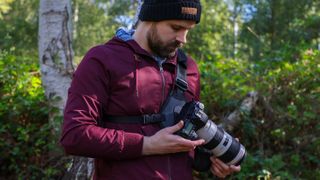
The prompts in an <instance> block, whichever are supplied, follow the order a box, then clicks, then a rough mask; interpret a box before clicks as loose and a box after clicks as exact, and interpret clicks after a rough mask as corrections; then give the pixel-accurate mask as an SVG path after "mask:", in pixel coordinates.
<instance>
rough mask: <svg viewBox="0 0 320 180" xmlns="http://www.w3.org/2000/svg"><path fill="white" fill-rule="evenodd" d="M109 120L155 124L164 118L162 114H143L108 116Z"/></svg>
mask: <svg viewBox="0 0 320 180" xmlns="http://www.w3.org/2000/svg"><path fill="white" fill-rule="evenodd" d="M106 118H107V121H108V122H114V123H128V124H153V123H159V122H161V121H162V120H163V117H162V115H161V114H145V115H141V116H110V115H107V116H106Z"/></svg>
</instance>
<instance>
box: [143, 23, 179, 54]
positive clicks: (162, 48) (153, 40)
mask: <svg viewBox="0 0 320 180" xmlns="http://www.w3.org/2000/svg"><path fill="white" fill-rule="evenodd" d="M147 42H148V46H149V48H150V50H151V51H152V52H153V53H154V54H155V55H157V56H159V57H161V58H171V57H173V56H174V55H175V53H176V50H177V48H179V47H182V43H180V42H178V41H176V40H173V41H171V42H167V43H166V42H163V41H162V40H161V39H160V36H159V34H158V31H157V28H156V26H155V24H152V26H151V29H150V30H149V31H148V33H147Z"/></svg>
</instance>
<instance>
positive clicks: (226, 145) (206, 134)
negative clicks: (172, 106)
mask: <svg viewBox="0 0 320 180" xmlns="http://www.w3.org/2000/svg"><path fill="white" fill-rule="evenodd" d="M203 110H204V105H203V104H202V103H200V102H198V101H190V102H187V103H186V104H185V105H184V106H183V107H182V109H181V111H180V113H179V114H178V116H177V120H183V121H184V127H183V128H182V129H181V130H180V131H178V132H177V134H178V135H180V136H182V137H184V138H186V139H191V140H195V139H204V140H205V143H204V145H202V147H201V148H204V151H206V152H208V153H210V155H209V156H207V159H209V157H210V156H211V155H214V156H215V157H217V158H218V159H220V160H221V161H223V162H224V163H226V164H228V165H240V164H241V162H242V161H243V160H244V158H245V156H246V150H245V148H244V146H243V145H242V144H240V143H239V142H238V141H237V140H236V139H234V138H233V137H232V136H231V135H229V134H228V133H227V132H225V131H224V130H223V129H222V128H220V127H218V126H217V125H216V124H215V123H213V122H212V121H211V120H209V119H208V116H207V115H206V114H205V113H204V112H203ZM196 150H197V149H196ZM195 156H197V151H196V154H195ZM198 159H202V160H201V161H202V162H200V163H202V164H203V160H204V159H203V158H198ZM208 161H209V165H210V164H211V163H210V160H207V162H208ZM207 164H208V163H207ZM200 166H201V165H200Z"/></svg>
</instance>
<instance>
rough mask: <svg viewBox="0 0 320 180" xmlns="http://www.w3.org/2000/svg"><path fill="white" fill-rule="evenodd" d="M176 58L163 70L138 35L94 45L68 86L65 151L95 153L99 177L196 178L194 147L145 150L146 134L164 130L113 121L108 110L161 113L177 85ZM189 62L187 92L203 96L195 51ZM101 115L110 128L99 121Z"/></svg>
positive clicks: (114, 112)
mask: <svg viewBox="0 0 320 180" xmlns="http://www.w3.org/2000/svg"><path fill="white" fill-rule="evenodd" d="M176 59H177V58H176V56H175V57H174V58H172V59H168V60H167V61H166V62H165V63H164V64H163V66H162V67H163V71H160V68H159V66H158V64H157V63H156V61H155V60H154V59H153V57H152V56H151V55H150V54H149V53H148V52H146V51H145V50H144V49H142V48H141V47H140V46H139V45H138V44H137V43H136V42H135V41H134V40H129V41H123V40H121V39H118V38H116V37H114V38H113V39H112V40H110V41H109V42H107V43H106V44H104V45H100V46H97V47H94V48H92V49H91V50H90V51H89V52H88V53H87V54H86V56H85V57H84V59H83V60H82V62H81V63H80V64H79V66H78V68H77V70H76V71H75V73H74V76H73V80H72V84H71V87H70V89H69V91H68V100H67V104H66V107H65V112H64V123H63V129H62V137H61V140H60V142H61V145H62V146H63V147H64V149H65V152H66V153H68V154H72V155H78V156H86V157H92V158H95V172H94V178H95V179H112V180H115V179H124V180H127V179H130V180H133V179H139V180H140V179H148V180H149V179H172V180H178V179H181V180H188V179H192V167H191V163H192V152H190V153H175V154H167V155H153V156H142V143H143V136H152V135H153V134H155V133H156V132H157V131H159V129H160V127H159V125H158V124H149V125H139V124H118V123H111V122H108V119H107V118H106V117H105V116H104V115H105V114H107V115H121V116H130V115H134V116H137V115H142V114H153V113H158V112H159V111H160V108H161V105H162V104H163V102H164V101H165V99H166V97H167V96H168V93H169V92H170V90H171V89H172V87H173V85H174V80H175V73H176V72H175V71H176V64H177V62H176ZM187 66H188V68H187V80H188V85H189V87H188V90H187V92H186V93H185V94H186V97H187V99H189V100H191V99H195V100H198V99H199V91H200V90H199V86H200V85H199V72H198V68H197V65H196V64H195V62H194V61H193V60H192V59H190V58H189V57H188V60H187ZM161 73H163V74H161ZM162 75H163V76H162ZM162 77H164V78H162ZM99 119H100V120H102V121H104V122H105V126H106V128H102V127H99V126H98V120H99Z"/></svg>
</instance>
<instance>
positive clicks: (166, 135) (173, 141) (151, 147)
mask: <svg viewBox="0 0 320 180" xmlns="http://www.w3.org/2000/svg"><path fill="white" fill-rule="evenodd" d="M182 127H183V121H180V122H179V123H177V124H176V125H174V126H171V127H167V128H164V129H161V130H160V131H158V132H157V133H156V134H154V135H153V136H150V137H147V136H145V137H144V138H143V148H142V154H143V155H153V154H169V153H177V152H187V151H190V150H193V149H194V148H195V147H196V146H199V145H202V144H203V143H204V140H203V139H199V140H195V141H191V140H188V139H185V138H183V137H181V136H179V135H176V134H174V133H175V132H177V131H178V130H180V129H181V128H182Z"/></svg>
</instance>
